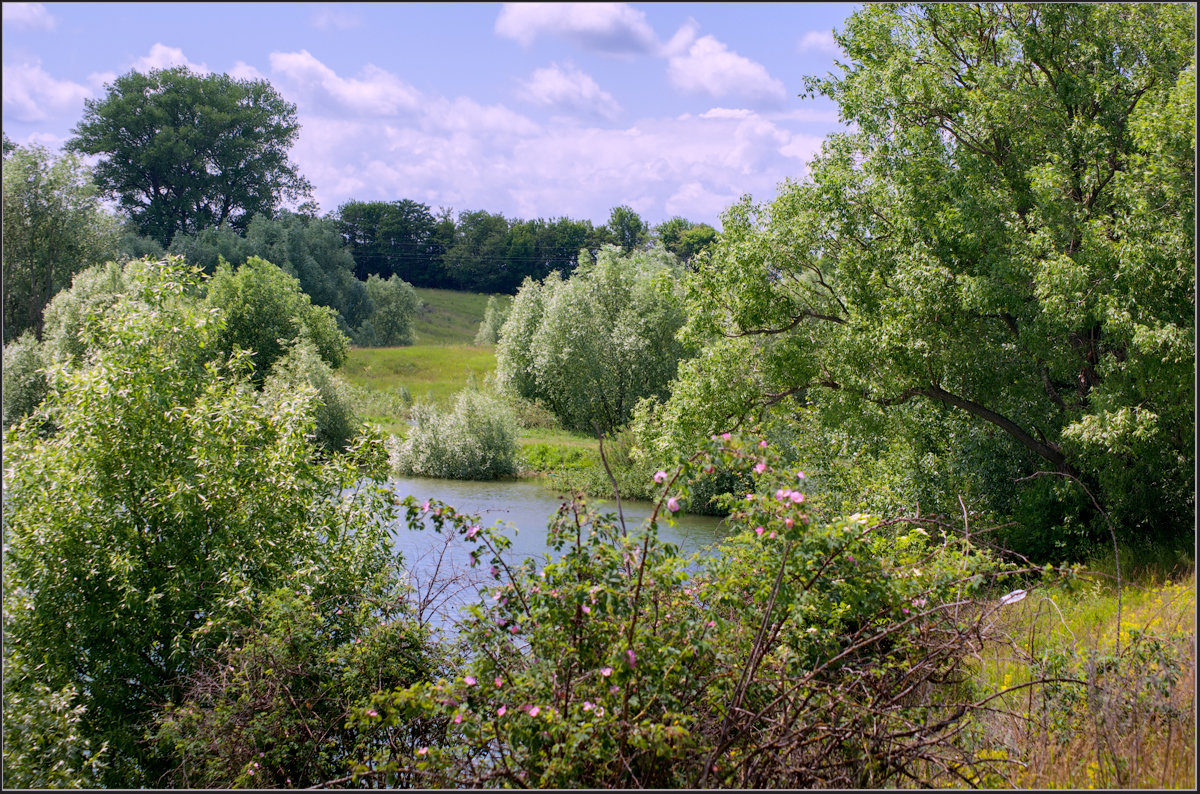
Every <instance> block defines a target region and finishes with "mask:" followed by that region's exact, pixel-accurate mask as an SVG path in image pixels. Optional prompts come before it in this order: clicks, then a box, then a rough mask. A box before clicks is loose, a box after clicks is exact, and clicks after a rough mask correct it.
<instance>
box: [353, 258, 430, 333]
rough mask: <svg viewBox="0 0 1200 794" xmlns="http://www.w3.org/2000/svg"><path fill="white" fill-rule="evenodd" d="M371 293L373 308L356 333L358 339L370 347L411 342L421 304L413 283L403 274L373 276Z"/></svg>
mask: <svg viewBox="0 0 1200 794" xmlns="http://www.w3.org/2000/svg"><path fill="white" fill-rule="evenodd" d="M367 296H368V298H369V299H370V301H371V305H372V307H373V309H372V311H371V315H370V316H369V317H368V318H367V319H366V320H364V321H363V324H362V325H360V326H359V328H358V330H357V332H356V334H355V335H356V337H357V341H358V343H359V344H361V345H364V346H367V347H394V346H397V345H411V344H412V343H413V339H414V333H413V323H414V321H415V320H416V317H417V312H418V311H419V310H420V308H421V299H420V298H418V297H417V292H416V290H414V289H413V287H412V284H409V283H408V282H407V281H405V280H404V279H402V278H400V277H399V276H392V277H391V278H387V279H383V278H380V277H379V276H369V277H368V278H367Z"/></svg>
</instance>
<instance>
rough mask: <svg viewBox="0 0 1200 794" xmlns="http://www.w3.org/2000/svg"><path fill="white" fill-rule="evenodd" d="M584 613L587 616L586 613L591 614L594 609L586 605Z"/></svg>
mask: <svg viewBox="0 0 1200 794" xmlns="http://www.w3.org/2000/svg"><path fill="white" fill-rule="evenodd" d="M583 611H584V613H585V614H586V613H588V612H591V611H592V608H591V607H590V606H588V605H587V604H584V605H583Z"/></svg>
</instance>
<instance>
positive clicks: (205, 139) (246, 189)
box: [67, 66, 311, 246]
mask: <svg viewBox="0 0 1200 794" xmlns="http://www.w3.org/2000/svg"><path fill="white" fill-rule="evenodd" d="M107 89H108V93H107V95H106V96H104V97H102V98H100V99H88V100H85V101H84V108H85V110H84V117H83V120H82V121H80V122H79V124H78V125H76V127H75V129H74V131H73V133H74V137H73V138H72V139H71V140H70V141H68V144H67V145H68V148H70V149H71V150H72V151H76V152H79V153H82V154H90V155H100V156H101V160H100V164H99V165H98V166H97V168H96V181H97V183H98V184H99V185H100V188H101V190H102V191H103V192H104V194H105V195H108V196H111V197H113V198H116V199H117V200H118V201H119V203H120V205H121V208H122V209H123V210H124V211H125V212H126V213H128V214H129V216H130V218H131V219H132V220H133V222H134V223H135V224H136V225H137V229H138V232H139V233H141V234H143V235H146V236H148V237H153V238H155V239H156V240H158V241H159V242H160V243H161V244H162V245H164V246H167V245H170V243H171V238H172V237H174V236H175V234H176V233H179V232H183V233H184V234H195V233H197V232H199V231H201V230H202V229H207V228H209V227H217V226H221V225H223V224H226V223H228V224H231V225H232V226H234V227H235V228H238V229H245V228H246V225H247V224H248V223H249V221H250V219H251V218H253V217H254V216H255V215H259V214H265V215H272V214H274V212H275V211H276V210H277V209H278V208H279V206H280V204H281V203H282V202H284V201H287V200H293V199H301V198H304V197H306V196H307V195H308V194H309V192H310V191H311V186H310V185H309V184H308V181H307V180H305V179H304V177H302V176H301V175H300V174H299V172H298V171H297V170H296V167H295V165H294V164H293V163H291V162H290V161H289V160H288V149H290V148H291V146H292V144H293V143H294V142H295V140H296V136H297V135H298V134H299V132H300V126H299V124H297V123H296V106H295V105H292V104H290V103H288V102H286V101H284V99H283V97H281V96H280V95H279V94H278V92H276V91H275V89H274V88H272V87H271V84H270V83H268V82H267V81H266V80H236V79H234V78H232V77H230V76H229V75H227V74H209V75H198V74H194V73H192V72H191V71H189V70H188V69H187V68H186V67H183V66H179V67H175V68H172V69H154V70H151V71H150V72H148V73H142V72H138V71H131V72H129V73H127V74H124V75H122V76H120V77H118V78H117V79H116V80H115V81H113V82H112V83H111V84H109V85H108V86H107Z"/></svg>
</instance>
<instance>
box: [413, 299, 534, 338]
mask: <svg viewBox="0 0 1200 794" xmlns="http://www.w3.org/2000/svg"><path fill="white" fill-rule="evenodd" d="M417 296H418V297H419V298H420V299H421V301H422V303H424V306H423V307H422V308H421V311H420V313H419V314H418V315H417V320H416V323H415V330H416V337H417V344H418V345H472V344H474V342H475V334H476V332H478V331H479V323H480V321H482V320H483V312H484V310H485V309H486V308H487V302H488V298H489V297H490V296H489V295H486V294H483V293H479V292H456V291H454V290H448V289H421V288H418V289H417ZM496 297H497V298H499V299H501V300H504V301H511V300H512V297H511V296H509V295H497V296H496Z"/></svg>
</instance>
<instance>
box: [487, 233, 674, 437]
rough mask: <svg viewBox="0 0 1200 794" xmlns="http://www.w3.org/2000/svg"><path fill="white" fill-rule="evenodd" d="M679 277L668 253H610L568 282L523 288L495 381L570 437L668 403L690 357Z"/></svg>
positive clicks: (504, 333)
mask: <svg viewBox="0 0 1200 794" xmlns="http://www.w3.org/2000/svg"><path fill="white" fill-rule="evenodd" d="M676 268H677V262H676V260H675V258H674V257H673V256H672V255H670V254H668V253H666V252H662V251H637V252H634V253H632V254H628V255H622V254H621V253H620V249H618V248H616V247H615V246H606V247H605V248H604V249H602V250H601V251H600V254H599V256H598V257H597V259H596V261H595V262H587V261H584V260H582V259H581V264H580V266H579V269H578V270H576V271H575V273H574V274H573V275H572V276H571V278H570V279H567V280H563V279H562V278H561V277H560V276H559V275H558V274H554V273H552V274H551V275H550V276H548V277H546V279H545V280H544V281H541V282H536V281H533V280H531V279H526V280H525V283H524V284H523V285H522V286H521V290H520V291H519V292H518V293H517V297H516V298H515V299H514V301H513V306H512V309H511V310H510V312H509V318H508V320H507V321H506V322H505V324H504V326H503V327H502V328H501V331H500V341H499V343H498V344H497V347H496V373H497V378H498V380H499V381H500V383H501V384H502V385H503V386H504V387H506V388H509V389H512V390H513V391H515V392H516V393H517V394H519V395H520V396H522V397H524V398H526V399H530V400H534V401H537V402H540V403H542V404H543V405H545V406H546V407H547V408H549V409H550V410H551V411H552V412H553V413H554V414H555V415H556V416H557V417H558V418H559V420H560V421H561V422H562V424H563V426H564V427H566V428H568V429H570V430H576V431H580V432H586V433H591V432H595V430H596V429H597V427H598V428H599V429H600V430H601V431H603V432H606V433H607V432H611V431H612V430H614V429H616V428H619V427H621V426H622V425H624V424H626V423H627V422H628V421H629V418H630V413H631V411H632V410H633V407H634V405H635V404H636V403H637V401H638V400H640V399H642V398H644V397H650V396H662V395H665V393H666V391H667V385H668V384H669V383H670V382H671V379H672V378H673V377H674V376H675V370H676V367H677V365H678V362H679V360H680V359H681V358H682V357H683V355H684V348H683V346H682V344H680V343H679V342H678V341H677V340H676V339H675V333H676V331H677V330H678V329H679V328H680V326H682V325H683V320H684V315H683V309H682V306H681V301H680V298H679V295H678V292H677V291H676V289H675V277H676Z"/></svg>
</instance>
